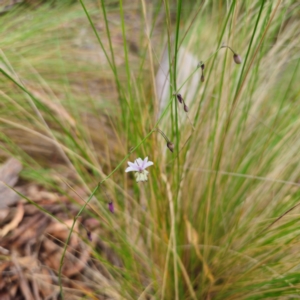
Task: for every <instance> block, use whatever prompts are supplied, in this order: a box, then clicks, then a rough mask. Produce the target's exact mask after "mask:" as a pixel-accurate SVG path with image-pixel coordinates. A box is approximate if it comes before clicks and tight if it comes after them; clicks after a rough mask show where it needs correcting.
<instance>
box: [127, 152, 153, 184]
mask: <svg viewBox="0 0 300 300" xmlns="http://www.w3.org/2000/svg"><path fill="white" fill-rule="evenodd" d="M128 165H129V167H128V168H127V169H126V170H125V172H132V171H133V172H136V173H135V174H134V176H135V178H136V181H137V182H140V181H147V180H148V174H149V172H148V171H147V170H146V168H148V167H150V166H152V165H153V162H152V161H148V157H146V158H145V159H144V160H142V159H141V158H138V159H136V160H135V161H134V163H132V162H130V161H129V162H128Z"/></svg>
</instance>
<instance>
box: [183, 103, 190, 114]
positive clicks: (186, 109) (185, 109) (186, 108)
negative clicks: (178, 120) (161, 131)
mask: <svg viewBox="0 0 300 300" xmlns="http://www.w3.org/2000/svg"><path fill="white" fill-rule="evenodd" d="M183 109H184V111H185V112H188V111H189V108H188V106H187V105H186V104H185V103H184V107H183Z"/></svg>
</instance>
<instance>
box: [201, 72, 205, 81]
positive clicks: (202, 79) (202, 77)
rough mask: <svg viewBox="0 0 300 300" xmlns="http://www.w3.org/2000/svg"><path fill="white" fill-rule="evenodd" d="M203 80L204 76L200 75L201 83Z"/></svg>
mask: <svg viewBox="0 0 300 300" xmlns="http://www.w3.org/2000/svg"><path fill="white" fill-rule="evenodd" d="M204 80H205V79H204V75H203V74H202V75H201V82H204Z"/></svg>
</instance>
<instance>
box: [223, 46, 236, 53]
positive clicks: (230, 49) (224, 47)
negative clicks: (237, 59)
mask: <svg viewBox="0 0 300 300" xmlns="http://www.w3.org/2000/svg"><path fill="white" fill-rule="evenodd" d="M221 48H228V49H230V50H231V51H232V53H233V54H236V53H235V51H233V49H232V48H231V47H229V46H221Z"/></svg>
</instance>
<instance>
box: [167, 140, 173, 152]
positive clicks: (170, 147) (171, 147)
mask: <svg viewBox="0 0 300 300" xmlns="http://www.w3.org/2000/svg"><path fill="white" fill-rule="evenodd" d="M167 147H168V148H169V150H170V151H171V152H172V153H173V151H174V144H173V143H171V142H167Z"/></svg>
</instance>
